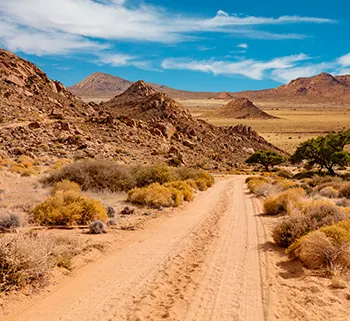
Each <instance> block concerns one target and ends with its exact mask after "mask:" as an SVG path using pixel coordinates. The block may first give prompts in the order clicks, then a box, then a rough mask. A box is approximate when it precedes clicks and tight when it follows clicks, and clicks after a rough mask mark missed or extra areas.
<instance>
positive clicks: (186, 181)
mask: <svg viewBox="0 0 350 321" xmlns="http://www.w3.org/2000/svg"><path fill="white" fill-rule="evenodd" d="M184 182H185V183H186V184H187V185H188V186H189V187H192V188H193V189H194V190H196V189H198V187H197V184H196V181H195V180H194V179H186V180H185V181H184Z"/></svg>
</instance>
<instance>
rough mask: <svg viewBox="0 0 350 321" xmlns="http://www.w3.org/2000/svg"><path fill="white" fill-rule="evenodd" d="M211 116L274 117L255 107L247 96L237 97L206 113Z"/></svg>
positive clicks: (239, 117) (237, 117)
mask: <svg viewBox="0 0 350 321" xmlns="http://www.w3.org/2000/svg"><path fill="white" fill-rule="evenodd" d="M209 115H210V117H213V118H236V119H273V118H276V117H274V116H272V115H269V114H268V113H265V112H264V111H262V110H261V109H260V108H258V107H256V106H255V105H254V104H253V103H252V102H251V101H250V100H249V99H247V98H237V99H234V100H232V101H230V102H229V103H228V104H226V105H224V106H222V107H220V108H218V109H217V110H215V111H213V112H211V113H210V114H208V116H209Z"/></svg>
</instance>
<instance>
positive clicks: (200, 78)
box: [0, 0, 350, 91]
mask: <svg viewBox="0 0 350 321" xmlns="http://www.w3.org/2000/svg"><path fill="white" fill-rule="evenodd" d="M349 33H350V1H349V0H333V1H329V0H327V1H326V0H319V1H316V0H303V1H301V0H293V1H281V0H265V1H261V0H250V1H232V0H217V1H205V0H201V1H199V0H177V1H174V0H162V1H160V0H146V1H139V0H60V1H57V0H11V1H9V0H0V45H1V46H2V47H4V48H7V49H9V50H11V51H14V52H16V53H17V54H19V55H20V56H21V57H24V58H26V59H29V60H30V61H32V62H34V63H36V64H37V65H39V67H40V68H41V69H43V70H44V71H45V72H47V73H48V75H49V76H50V77H51V78H54V79H58V80H60V81H62V82H63V83H64V84H65V85H66V86H69V85H72V84H74V83H76V82H78V81H80V80H82V79H83V78H84V77H86V76H88V75H89V74H91V73H92V72H95V71H102V72H106V73H110V74H113V75H116V76H120V77H123V78H126V79H129V80H138V79H144V80H146V81H150V82H155V83H159V84H164V85H167V86H170V87H174V88H180V89H187V90H196V91H240V90H246V89H263V88H269V87H275V86H278V85H281V84H284V83H287V82H288V81H290V80H291V79H294V78H296V77H302V76H312V75H316V74H318V73H320V72H323V71H325V72H329V73H332V74H346V73H350V41H349Z"/></svg>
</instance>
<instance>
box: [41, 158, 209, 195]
mask: <svg viewBox="0 0 350 321" xmlns="http://www.w3.org/2000/svg"><path fill="white" fill-rule="evenodd" d="M188 179H193V180H195V181H196V180H198V179H202V180H205V183H206V186H207V187H210V186H212V185H213V184H214V179H213V177H212V176H211V175H210V174H208V173H206V172H204V171H202V170H197V169H193V168H186V167H181V168H173V167H169V166H165V165H152V166H138V167H135V166H126V165H119V164H117V163H116V162H113V161H107V160H85V161H79V162H76V163H73V164H71V165H68V166H65V167H63V168H61V169H59V170H56V171H54V172H52V173H50V174H49V175H48V176H47V177H45V178H44V179H43V180H42V182H43V183H44V184H46V185H53V184H54V183H56V182H59V181H62V180H69V181H72V182H75V183H77V184H79V185H80V186H81V188H82V190H84V191H85V190H109V191H112V192H117V191H129V190H130V189H132V188H135V187H145V186H148V185H150V184H153V183H160V184H165V183H169V182H172V181H177V180H182V181H185V180H188Z"/></svg>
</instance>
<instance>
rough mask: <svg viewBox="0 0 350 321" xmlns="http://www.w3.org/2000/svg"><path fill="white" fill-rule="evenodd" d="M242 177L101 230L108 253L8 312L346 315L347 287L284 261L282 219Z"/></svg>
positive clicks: (14, 315) (49, 315) (41, 315)
mask: <svg viewBox="0 0 350 321" xmlns="http://www.w3.org/2000/svg"><path fill="white" fill-rule="evenodd" d="M244 181H245V177H244V176H232V177H221V178H217V182H216V184H215V186H214V187H213V188H211V189H210V190H208V191H207V192H203V193H199V194H198V195H197V196H196V198H195V200H194V201H193V202H191V203H188V204H186V205H185V206H182V207H180V208H178V209H175V210H173V211H171V212H169V213H167V214H166V215H160V216H158V217H156V218H154V219H151V220H149V221H148V222H147V223H146V224H145V225H144V228H143V229H140V230H137V231H128V232H125V231H123V232H121V231H120V232H119V234H118V233H117V232H115V233H116V234H106V235H102V236H101V238H102V239H103V238H106V237H109V241H110V243H111V244H110V248H109V250H108V251H107V252H106V253H105V254H104V255H100V256H97V258H95V259H94V260H93V262H90V263H88V264H85V265H82V267H81V268H77V269H76V270H74V271H73V272H72V273H71V274H69V275H68V276H65V277H61V278H60V279H59V281H57V282H56V284H52V285H51V286H49V287H48V288H47V289H45V290H44V291H42V292H40V293H39V294H35V295H32V296H29V297H25V298H18V300H17V301H16V300H14V301H12V302H11V304H10V305H7V308H6V307H5V303H6V302H3V304H2V308H3V309H2V310H0V311H2V312H0V313H1V314H2V315H0V316H1V320H8V321H10V320H16V321H29V320H35V321H41V320H43V321H44V320H45V321H47V320H50V321H56V320H57V321H58V320H66V321H68V320H80V321H85V320H86V321H87V320H89V321H94V320H99V321H107V320H154V321H157V320H172V321H173V320H188V321H195V320H198V321H204V320H212V321H214V320H215V321H219V320H220V321H229V320H241V321H252V320H254V321H263V320H267V321H269V320H284V321H289V320H309V321H319V320H344V319H345V318H346V315H347V314H348V312H347V311H349V308H350V301H349V297H350V293H349V291H348V289H333V288H331V287H330V282H331V281H330V280H329V279H327V278H322V277H320V276H317V275H312V274H310V272H306V271H305V270H304V269H303V268H302V267H301V266H300V265H299V264H298V263H297V262H290V261H288V260H287V258H286V256H285V255H284V253H283V251H281V250H280V249H278V248H277V247H276V246H275V245H274V244H273V243H272V242H271V238H270V229H271V227H272V226H273V225H274V224H275V223H276V221H278V219H279V218H276V217H274V218H272V217H266V216H263V215H261V214H260V213H261V212H262V210H261V204H260V201H259V200H258V199H256V198H255V197H254V196H252V195H251V194H250V193H249V192H248V190H247V188H246V185H245V183H244ZM108 235H109V236H108ZM95 237H96V238H98V237H99V236H95Z"/></svg>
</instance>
